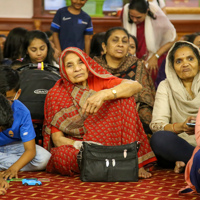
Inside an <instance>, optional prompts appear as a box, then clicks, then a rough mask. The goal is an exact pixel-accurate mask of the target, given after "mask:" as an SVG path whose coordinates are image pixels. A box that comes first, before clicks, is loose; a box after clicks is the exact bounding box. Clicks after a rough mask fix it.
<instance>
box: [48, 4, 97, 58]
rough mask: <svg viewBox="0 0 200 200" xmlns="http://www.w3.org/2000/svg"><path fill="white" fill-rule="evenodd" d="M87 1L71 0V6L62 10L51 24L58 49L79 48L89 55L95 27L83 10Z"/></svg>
mask: <svg viewBox="0 0 200 200" xmlns="http://www.w3.org/2000/svg"><path fill="white" fill-rule="evenodd" d="M86 1H87V0H71V5H70V6H68V7H63V8H60V9H59V10H58V11H57V13H56V14H55V16H54V19H53V22H52V23H51V30H52V31H53V39H54V43H55V46H56V48H57V49H58V50H59V52H60V53H61V51H63V50H64V49H66V48H67V47H78V48H79V49H81V50H84V49H85V52H86V53H87V54H88V55H89V52H90V42H91V35H92V34H93V25H92V21H91V17H90V16H89V15H88V14H87V13H86V12H84V11H83V10H82V9H81V8H82V7H83V6H84V5H85V3H86Z"/></svg>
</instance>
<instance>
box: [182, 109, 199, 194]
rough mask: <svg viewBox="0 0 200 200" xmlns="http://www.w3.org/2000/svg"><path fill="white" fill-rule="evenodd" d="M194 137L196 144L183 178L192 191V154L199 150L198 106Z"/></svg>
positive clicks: (193, 187)
mask: <svg viewBox="0 0 200 200" xmlns="http://www.w3.org/2000/svg"><path fill="white" fill-rule="evenodd" d="M195 138H196V142H197V146H196V148H195V149H194V151H193V154H192V157H191V158H190V160H189V161H188V163H187V165H186V168H185V180H186V182H187V184H188V186H187V187H190V188H191V189H193V191H194V192H195V191H196V189H195V186H194V185H193V184H192V183H191V180H190V171H191V168H192V164H193V159H194V156H195V154H196V152H197V151H199V149H200V108H199V111H198V115H197V118H196V125H195Z"/></svg>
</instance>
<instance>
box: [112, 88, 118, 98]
mask: <svg viewBox="0 0 200 200" xmlns="http://www.w3.org/2000/svg"><path fill="white" fill-rule="evenodd" d="M111 91H112V93H113V94H114V97H115V99H116V98H117V91H116V90H114V89H111Z"/></svg>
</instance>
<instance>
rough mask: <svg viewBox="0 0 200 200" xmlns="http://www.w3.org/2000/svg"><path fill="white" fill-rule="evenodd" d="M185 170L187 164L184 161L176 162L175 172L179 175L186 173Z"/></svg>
mask: <svg viewBox="0 0 200 200" xmlns="http://www.w3.org/2000/svg"><path fill="white" fill-rule="evenodd" d="M184 168H185V163H184V162H183V161H176V166H175V168H174V172H175V173H177V174H179V173H181V172H183V171H184Z"/></svg>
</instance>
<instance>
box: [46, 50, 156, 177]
mask: <svg viewBox="0 0 200 200" xmlns="http://www.w3.org/2000/svg"><path fill="white" fill-rule="evenodd" d="M60 73H61V79H60V80H59V81H58V82H57V83H56V84H55V86H54V87H53V88H52V89H51V90H50V91H49V92H48V94H47V97H46V101H45V120H44V129H43V135H44V147H45V148H46V149H47V148H48V149H49V148H50V151H51V153H52V157H51V159H50V161H49V163H48V165H47V171H48V172H58V173H61V174H63V175H73V174H74V173H79V168H78V164H77V154H78V152H79V149H80V146H81V141H93V142H98V143H101V144H103V145H113V146H114V145H122V144H127V143H131V142H134V141H140V142H141V146H140V150H139V152H138V161H139V177H143V178H148V177H150V176H151V174H150V173H148V172H146V171H145V170H144V168H143V166H144V165H146V164H149V163H151V162H154V161H155V160H156V158H155V155H154V153H153V152H152V150H151V148H150V146H149V143H148V139H147V137H146V134H145V133H144V130H143V127H142V124H141V122H140V120H139V117H138V113H137V111H136V104H135V101H134V98H133V97H132V95H134V94H136V93H137V92H139V91H140V90H141V85H140V84H139V83H138V82H137V81H131V80H122V79H120V78H117V77H114V76H112V75H111V74H110V73H108V72H107V71H106V70H105V69H103V67H101V66H100V65H98V64H97V63H96V62H95V61H94V60H92V59H91V58H90V57H89V56H87V54H85V53H84V52H83V51H81V50H80V49H78V48H75V47H70V48H67V49H65V50H64V51H63V52H62V54H61V56H60ZM115 99H116V100H115ZM51 145H52V147H53V148H51Z"/></svg>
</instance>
